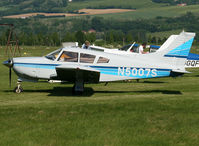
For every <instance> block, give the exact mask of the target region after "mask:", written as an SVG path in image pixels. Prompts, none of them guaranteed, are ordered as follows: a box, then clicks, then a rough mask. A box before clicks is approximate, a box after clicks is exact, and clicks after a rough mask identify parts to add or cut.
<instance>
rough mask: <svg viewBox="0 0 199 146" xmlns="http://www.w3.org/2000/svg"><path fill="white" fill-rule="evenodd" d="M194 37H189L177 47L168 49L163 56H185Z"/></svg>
mask: <svg viewBox="0 0 199 146" xmlns="http://www.w3.org/2000/svg"><path fill="white" fill-rule="evenodd" d="M193 40H194V38H192V39H190V40H189V41H187V42H186V43H184V44H182V45H180V46H179V47H177V48H175V49H173V50H171V51H169V52H168V53H167V54H166V55H164V56H165V57H178V58H187V56H188V55H189V52H190V49H191V46H192V43H193Z"/></svg>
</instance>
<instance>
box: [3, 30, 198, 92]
mask: <svg viewBox="0 0 199 146" xmlns="http://www.w3.org/2000/svg"><path fill="white" fill-rule="evenodd" d="M194 37H195V33H188V32H182V33H180V35H178V36H177V37H176V38H175V40H174V41H172V42H171V43H170V44H167V46H165V48H164V49H163V50H162V51H157V52H154V53H149V54H138V53H133V54H129V55H123V54H113V53H108V52H100V51H95V50H87V49H81V48H78V47H72V46H71V47H66V48H62V49H58V50H56V51H54V52H52V53H50V54H48V55H46V56H44V57H19V58H13V59H9V60H7V61H5V62H4V63H3V64H4V65H6V66H8V67H9V68H10V71H11V69H12V68H13V70H14V72H15V73H16V74H17V76H18V77H19V79H18V81H19V84H18V86H17V87H16V88H15V92H17V93H20V92H22V91H23V89H22V88H21V85H20V82H21V81H33V82H34V81H39V80H40V79H45V80H48V81H50V80H52V81H53V80H55V81H57V80H58V81H64V82H65V81H67V82H72V83H74V86H73V91H74V92H83V91H84V83H99V82H112V81H120V80H131V79H144V78H159V77H167V76H172V77H176V76H180V75H183V74H184V73H188V72H187V71H186V70H185V66H184V64H185V61H186V59H187V56H188V54H189V51H190V48H191V46H192V42H193V40H194ZM10 76H11V73H10Z"/></svg>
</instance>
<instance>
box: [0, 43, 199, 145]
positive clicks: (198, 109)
mask: <svg viewBox="0 0 199 146" xmlns="http://www.w3.org/2000/svg"><path fill="white" fill-rule="evenodd" d="M22 48H23V50H22V52H23V53H24V52H26V53H27V54H26V56H41V55H45V54H46V53H49V52H51V51H52V50H53V49H55V48H52V49H46V47H22ZM24 56H25V55H24ZM6 59H7V57H5V55H4V53H3V49H2V48H1V50H0V62H3V61H4V60H6ZM190 71H192V72H193V73H192V74H188V75H185V76H184V77H180V78H176V79H174V78H161V79H147V80H142V81H140V83H136V82H135V81H132V82H128V83H126V82H117V83H110V84H108V85H107V86H104V84H88V85H86V93H84V94H83V96H72V95H71V90H72V84H65V85H64V84H62V85H60V84H47V83H23V84H22V86H23V88H24V92H23V93H22V94H15V93H13V92H12V89H13V88H14V86H15V83H16V76H15V75H14V73H13V82H12V84H13V85H12V88H9V87H8V69H7V68H6V67H4V66H3V65H0V78H1V82H0V145H1V146H4V145H19V146H21V145H24V146H27V145H30V146H31V145H37V146H40V145H42V146H43V145H78V146H79V145H114V146H115V145H118V146H119V145H140V146H143V145H147V146H148V145H153V146H154V145H157V146H160V145H165V146H167V145H169V146H170V145H173V146H176V145H179V146H185V145H188V146H191V145H193V146H197V145H199V124H198V121H199V89H198V88H199V70H198V69H192V70H190Z"/></svg>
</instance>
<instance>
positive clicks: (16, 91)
mask: <svg viewBox="0 0 199 146" xmlns="http://www.w3.org/2000/svg"><path fill="white" fill-rule="evenodd" d="M14 92H15V93H18V94H19V93H21V92H23V88H22V87H19V88H18V87H16V88H15V89H14Z"/></svg>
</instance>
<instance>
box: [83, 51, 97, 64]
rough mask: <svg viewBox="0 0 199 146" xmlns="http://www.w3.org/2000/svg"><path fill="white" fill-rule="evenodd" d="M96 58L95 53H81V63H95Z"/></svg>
mask: <svg viewBox="0 0 199 146" xmlns="http://www.w3.org/2000/svg"><path fill="white" fill-rule="evenodd" d="M94 60H95V55H90V54H84V53H81V54H80V63H93V62H94Z"/></svg>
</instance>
